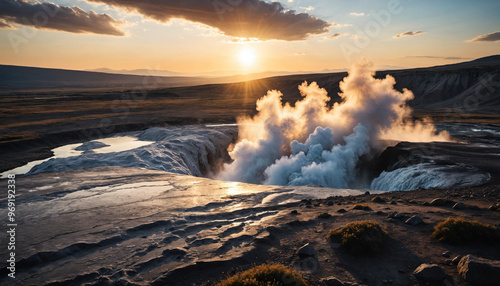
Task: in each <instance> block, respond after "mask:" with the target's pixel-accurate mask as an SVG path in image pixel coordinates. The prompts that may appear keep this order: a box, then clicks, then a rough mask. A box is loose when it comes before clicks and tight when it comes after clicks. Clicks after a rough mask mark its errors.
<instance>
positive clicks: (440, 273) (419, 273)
mask: <svg viewBox="0 0 500 286" xmlns="http://www.w3.org/2000/svg"><path fill="white" fill-rule="evenodd" d="M413 276H415V278H416V279H417V280H420V281H423V282H437V281H443V280H444V279H445V278H446V274H445V273H444V270H443V269H442V268H441V267H439V266H438V265H436V264H425V263H424V264H421V265H420V266H419V267H417V269H415V271H413Z"/></svg>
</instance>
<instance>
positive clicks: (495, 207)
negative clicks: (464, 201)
mask: <svg viewBox="0 0 500 286" xmlns="http://www.w3.org/2000/svg"><path fill="white" fill-rule="evenodd" d="M488 209H489V210H490V211H500V204H499V203H496V204H494V205H491V206H490V207H489V208H488Z"/></svg>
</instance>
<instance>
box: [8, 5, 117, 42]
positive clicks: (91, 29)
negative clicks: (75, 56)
mask: <svg viewBox="0 0 500 286" xmlns="http://www.w3.org/2000/svg"><path fill="white" fill-rule="evenodd" d="M0 19H1V20H4V21H5V22H7V23H9V24H19V25H23V26H28V27H31V28H35V29H49V30H58V31H65V32H71V33H92V34H103V35H113V36H123V35H124V33H123V32H122V31H120V30H119V29H117V28H116V25H119V24H121V23H122V22H120V21H117V20H115V19H113V18H112V17H111V16H109V15H107V14H97V13H95V12H93V11H90V12H89V13H87V12H85V11H84V10H82V9H81V8H78V7H76V6H75V7H73V8H70V7H62V6H58V5H55V4H52V3H49V2H43V3H36V2H28V1H24V0H1V1H0ZM7 23H6V24H7ZM9 24H7V25H9ZM0 28H6V27H5V26H0Z"/></svg>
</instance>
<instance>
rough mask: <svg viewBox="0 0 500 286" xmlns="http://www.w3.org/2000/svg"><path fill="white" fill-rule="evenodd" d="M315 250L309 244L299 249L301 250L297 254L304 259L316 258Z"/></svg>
mask: <svg viewBox="0 0 500 286" xmlns="http://www.w3.org/2000/svg"><path fill="white" fill-rule="evenodd" d="M315 253H316V252H315V250H314V247H313V246H312V245H311V244H310V243H308V244H306V245H304V246H302V247H301V248H299V250H298V251H297V254H298V255H299V256H302V257H311V256H314V254H315Z"/></svg>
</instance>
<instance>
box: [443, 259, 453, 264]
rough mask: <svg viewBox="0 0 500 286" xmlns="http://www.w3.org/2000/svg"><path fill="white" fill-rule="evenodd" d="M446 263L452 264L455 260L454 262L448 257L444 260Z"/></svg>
mask: <svg viewBox="0 0 500 286" xmlns="http://www.w3.org/2000/svg"><path fill="white" fill-rule="evenodd" d="M444 264H446V265H452V264H453V262H452V260H451V259H446V260H445V261H444Z"/></svg>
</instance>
